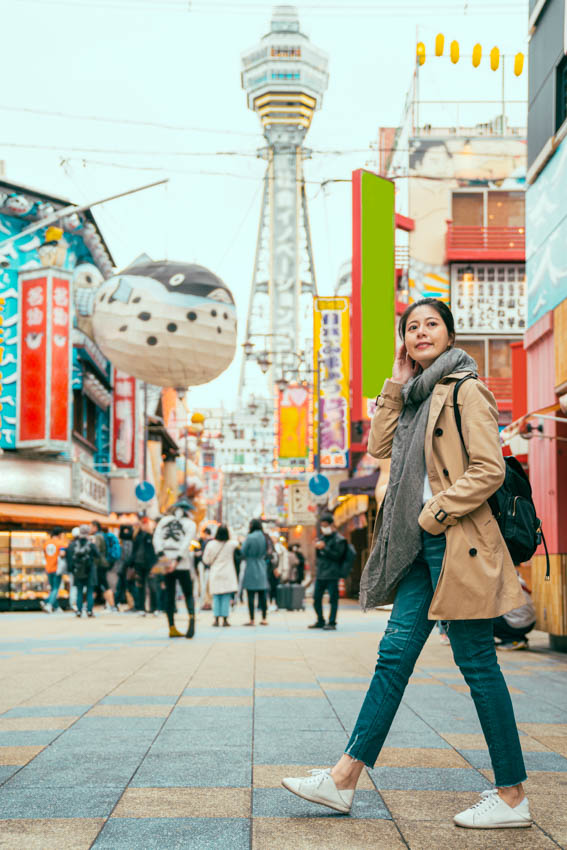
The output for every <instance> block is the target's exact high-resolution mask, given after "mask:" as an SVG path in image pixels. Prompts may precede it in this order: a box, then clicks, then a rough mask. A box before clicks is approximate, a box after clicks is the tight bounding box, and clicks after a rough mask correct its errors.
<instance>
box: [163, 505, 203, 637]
mask: <svg viewBox="0 0 567 850" xmlns="http://www.w3.org/2000/svg"><path fill="white" fill-rule="evenodd" d="M191 510H192V507H191V504H190V503H189V502H188V501H187V500H186V499H180V500H179V501H178V502H176V503H175V504H174V505H172V506H171V508H170V513H169V514H168V515H167V516H164V517H162V518H161V519H160V521H159V522H158V524H157V528H156V530H155V532H154V538H153V548H154V550H155V551H156V553H157V557H159V564H160V565H161V564H163V581H164V584H165V600H166V601H165V611H166V614H167V620H168V623H169V637H170V638H177V637H183V634H182V633H181V632H180V631H178V630H177V629H176V627H175V619H174V617H175V588H176V585H177V582H179V584H180V586H181V590H182V591H183V595H184V596H185V603H186V605H187V614H188V617H189V621H188V625H187V633H186V635H185V637H187V638H192V637H193V636H194V634H195V600H194V597H193V579H194V577H195V568H194V557H193V552H192V551H191V542H192V540H193V538H194V536H195V532H196V530H197V526H196V525H195V523H194V522H193V520H192V519H191V518H190V516H189V513H190V511H191Z"/></svg>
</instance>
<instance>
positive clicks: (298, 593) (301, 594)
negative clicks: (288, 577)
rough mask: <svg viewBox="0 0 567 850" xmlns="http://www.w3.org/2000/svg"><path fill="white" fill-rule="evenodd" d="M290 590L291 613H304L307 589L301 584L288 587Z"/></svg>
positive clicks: (289, 607) (289, 606) (289, 608)
mask: <svg viewBox="0 0 567 850" xmlns="http://www.w3.org/2000/svg"><path fill="white" fill-rule="evenodd" d="M288 587H289V590H290V600H289V605H288V610H289V611H303V608H304V605H303V600H304V599H305V588H304V587H303V585H301V584H290V585H288Z"/></svg>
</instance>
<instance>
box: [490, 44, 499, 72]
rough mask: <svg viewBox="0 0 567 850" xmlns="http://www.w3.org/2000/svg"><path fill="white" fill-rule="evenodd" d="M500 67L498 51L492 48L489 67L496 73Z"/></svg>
mask: <svg viewBox="0 0 567 850" xmlns="http://www.w3.org/2000/svg"><path fill="white" fill-rule="evenodd" d="M499 65H500V50H499V49H498V48H497V47H493V48H492V50H491V51H490V67H491V68H492V70H493V71H497V70H498V67H499Z"/></svg>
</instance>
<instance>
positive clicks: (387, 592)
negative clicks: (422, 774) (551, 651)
mask: <svg viewBox="0 0 567 850" xmlns="http://www.w3.org/2000/svg"><path fill="white" fill-rule="evenodd" d="M400 336H401V337H402V340H403V345H402V346H401V348H400V349H399V351H398V354H397V356H396V360H395V362H394V368H393V373H392V379H391V380H387V381H386V382H385V384H384V387H383V389H382V393H381V394H380V397H379V399H378V407H377V410H376V413H375V415H374V418H373V421H372V428H371V433H370V438H369V442H368V451H369V452H370V454H372V455H373V456H374V457H377V458H388V457H391V472H390V483H389V485H388V491H387V493H386V496H385V499H384V502H383V505H382V507H381V509H380V514H379V517H378V522H377V529H376V530H375V540H374V546H373V549H372V553H371V555H370V558H369V559H368V563H367V564H366V567H365V570H364V573H363V576H362V579H361V588H360V596H361V604H362V606H363V608H371V607H374V606H377V605H383V604H386V603H390V602H393V603H394V605H393V610H392V614H391V617H390V620H389V623H388V625H387V627H386V631H385V633H384V636H383V638H382V641H381V643H380V649H379V660H378V664H377V666H376V671H375V674H374V677H373V679H372V681H371V683H370V687H369V689H368V693H367V695H366V698H365V700H364V703H363V705H362V708H361V710H360V714H359V716H358V720H357V722H356V725H355V728H354V731H353V733H352V736H351V739H350V741H349V743H348V745H347V748H346V751H345V754H344V755H343V756H342V757H341V758H340V759H339V761H338V762H337V764H336V765H335V766H334V767H333V768H332V769H330V770H326V771H319V772H317V773H315V774H314V775H312V776H311V777H310V778H308V779H305V778H298V779H295V778H290V779H284V780H283V784H284V787H286V788H288V790H290V791H292V792H293V793H295V794H297V795H298V796H300V797H304V798H305V799H308V800H311V801H313V802H316V803H321V804H322V805H326V806H330V807H331V808H334V809H336V810H337V811H341V812H345V813H347V812H349V811H350V808H351V805H352V800H353V796H354V789H355V788H356V784H357V782H358V779H359V777H360V774H361V772H362V770H363V768H364V766H365V765H366V766H368V767H373V766H374V764H375V762H376V759H377V758H378V755H379V753H380V750H381V748H382V746H383V744H384V741H385V739H386V736H387V734H388V732H389V730H390V726H391V724H392V721H393V720H394V717H395V715H396V711H397V709H398V706H399V704H400V702H401V699H402V696H403V693H404V689H405V687H406V685H407V683H408V680H409V677H410V676H411V674H412V671H413V668H414V665H415V663H416V661H417V658H418V656H419V654H420V652H421V650H422V648H423V645H424V643H425V641H426V640H427V638H428V636H429V634H430V632H431V629H432V627H433V625H434V622H435V620H446V621H448V634H449V639H450V641H451V647H452V650H453V655H454V658H455V661H456V663H457V665H458V666H459V668H460V670H461V672H462V674H463V676H464V678H465V681H466V682H467V684H468V686H469V688H470V692H471V696H472V698H473V700H474V703H475V707H476V710H477V714H478V717H479V720H480V723H481V726H482V729H483V732H484V735H485V738H486V742H487V745H488V750H489V753H490V758H491V761H492V767H493V769H494V777H495V785H496V788H495V789H493V790H492V791H485V792H483V794H482V795H481V799H480V801H479V802H478V803H476V804H475V805H474V806H472V807H471V808H469V809H467V810H466V811H464V812H461V813H460V814H458V815H455V817H454V821H455V823H456V824H457V825H458V826H463V827H469V828H473V829H494V828H502V827H529V826H531V823H532V820H531V816H530V811H529V806H528V800H527V797H526V796H525V794H524V789H523V786H522V783H523V782H524V780H525V779H526V771H525V767H524V761H523V757H522V750H521V747H520V740H519V736H518V731H517V728H516V722H515V719H514V711H513V708H512V702H511V699H510V695H509V693H508V688H507V686H506V682H505V680H504V677H503V675H502V672H501V670H500V668H499V666H498V662H497V660H496V652H495V646H494V637H493V629H492V621H491V618H492V617H497V616H499V615H501V614H503V613H505V612H507V611H510V610H512V609H513V608H517V607H519V606H520V605H521V604H522V598H521V589H520V586H519V584H518V580H517V577H516V573H515V570H514V565H513V563H512V560H511V558H510V555H509V553H508V550H507V548H506V544H505V543H504V539H503V538H502V535H501V533H500V529H499V527H498V524H497V522H496V520H495V518H494V517H493V515H492V512H491V510H490V507H489V505H488V503H487V499H488V498H489V497H490V496H491V495H492V494H493V493H495V492H496V490H497V489H498V488H499V487H500V485H501V484H502V482H503V480H504V476H505V464H504V459H503V457H502V451H501V448H500V440H499V434H498V410H497V406H496V403H495V401H494V397H493V396H492V394H491V393H490V392H489V390H488V389H487V388H486V387H485V386H484V384H483V383H482V382H481V381H480V380H467V381H465V382H464V383H463V384H462V386H461V387H460V389H459V393H458V406H459V411H460V414H461V422H462V434H463V439H462V440H461V437H460V435H459V431H458V428H457V424H456V419H455V411H454V409H453V390H454V387H455V382H456V381H458V380H459V379H460V378H462V377H464V376H465V375H467V374H473V375H474V374H475V373H476V372H477V367H476V363H475V362H474V360H472V358H470V357H469V356H468V355H467V354H466V352H464V351H462V350H461V349H458V348H454V347H453V345H454V340H455V328H454V322H453V316H452V314H451V311H450V310H449V308H448V307H447V305H446V304H444V303H442V302H440V301H437V300H436V299H433V298H426V299H423V300H422V301H418V302H416V303H414V304H412V305H411V306H410V307H408V309H407V310H406V311H405V313H404V314H403V316H402V317H401V319H400Z"/></svg>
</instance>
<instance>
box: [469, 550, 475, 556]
mask: <svg viewBox="0 0 567 850" xmlns="http://www.w3.org/2000/svg"><path fill="white" fill-rule="evenodd" d="M469 555H470V556H471V558H474V556H475V555H476V549H469Z"/></svg>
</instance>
